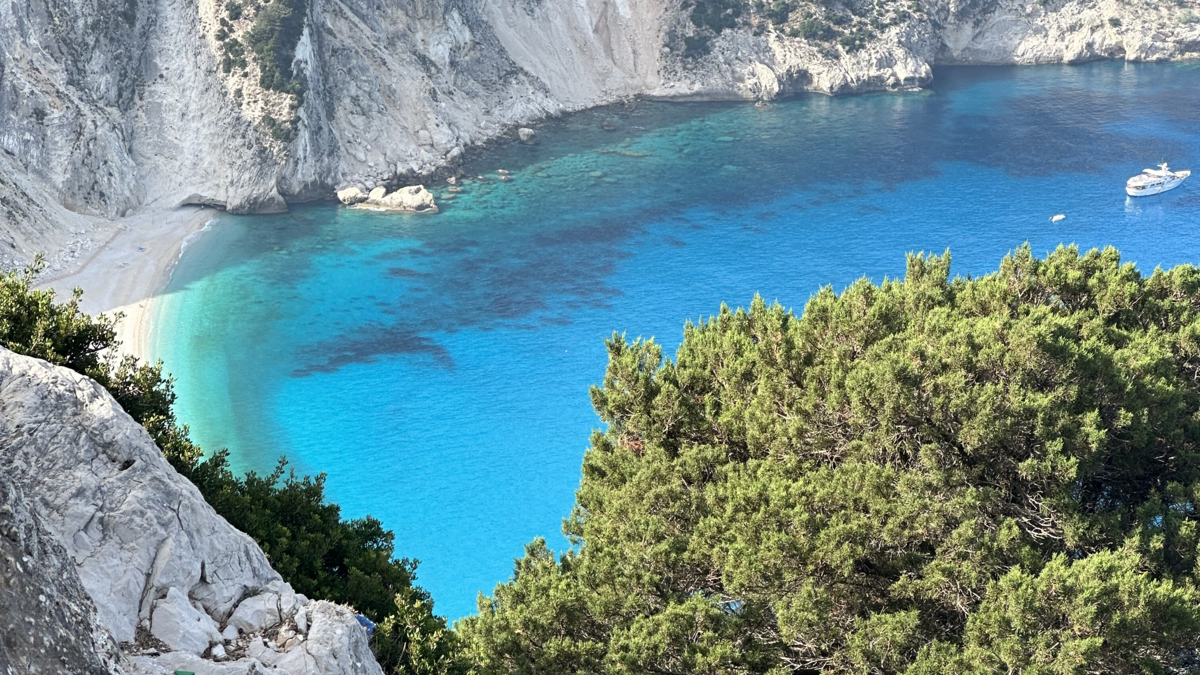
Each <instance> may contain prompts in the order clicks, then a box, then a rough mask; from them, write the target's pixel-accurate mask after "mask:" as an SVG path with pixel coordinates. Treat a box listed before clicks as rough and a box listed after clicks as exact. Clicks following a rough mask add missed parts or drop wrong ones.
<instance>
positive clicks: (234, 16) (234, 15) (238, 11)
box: [225, 2, 245, 21]
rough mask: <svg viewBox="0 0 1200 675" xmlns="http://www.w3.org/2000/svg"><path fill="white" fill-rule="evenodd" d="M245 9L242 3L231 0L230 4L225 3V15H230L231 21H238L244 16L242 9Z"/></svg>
mask: <svg viewBox="0 0 1200 675" xmlns="http://www.w3.org/2000/svg"><path fill="white" fill-rule="evenodd" d="M244 9H245V6H244V5H242V3H240V2H231V3H229V4H228V5H225V15H226V16H228V17H229V20H230V21H237V20H238V19H240V18H242V11H243V10H244Z"/></svg>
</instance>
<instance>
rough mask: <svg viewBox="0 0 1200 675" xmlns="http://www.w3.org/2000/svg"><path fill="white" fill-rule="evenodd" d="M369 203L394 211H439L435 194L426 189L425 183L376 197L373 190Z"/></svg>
mask: <svg viewBox="0 0 1200 675" xmlns="http://www.w3.org/2000/svg"><path fill="white" fill-rule="evenodd" d="M367 204H369V205H371V206H377V207H380V208H385V209H391V210H393V211H410V212H412V213H437V212H438V207H437V202H435V201H434V199H433V194H432V193H430V192H429V190H426V189H425V186H424V185H410V186H408V187H402V188H400V189H399V190H396V191H395V192H393V193H391V194H390V195H387V196H381V197H379V198H376V197H375V191H374V190H373V191H371V198H370V199H368V200H367Z"/></svg>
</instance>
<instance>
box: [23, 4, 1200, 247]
mask: <svg viewBox="0 0 1200 675" xmlns="http://www.w3.org/2000/svg"><path fill="white" fill-rule="evenodd" d="M275 2H276V7H277V9H278V8H280V7H283V8H292V10H294V12H296V13H298V14H297V16H298V18H299V19H300V20H301V21H300V23H298V24H296V25H298V26H300V27H302V29H301V30H300V31H299V33H298V34H297V35H298V37H297V39H295V40H293V41H292V42H288V41H287V40H283V42H285V43H287V44H286V47H287V48H288V52H287V53H286V54H284V55H283V56H282V59H283V61H285V62H286V61H288V60H289V59H292V57H293V56H294V61H293V62H292V63H291V64H290V65H291V66H292V67H293V69H292V72H291V74H289V75H288V76H289V77H292V76H294V83H295V87H296V88H298V89H294V90H293V91H292V92H290V93H289V91H287V90H286V89H287V88H286V87H277V88H276V89H278V90H276V89H272V88H264V87H263V86H262V83H263V81H264V80H263V78H262V77H261V75H262V72H263V63H264V57H263V55H261V54H259V53H257V52H255V49H256V48H255V47H254V43H255V40H254V38H255V31H256V30H259V29H257V28H255V26H256V25H257V23H256V19H255V17H256V16H257V13H258V12H262V11H265V10H264V8H265V7H267V6H268V4H266V3H264V2H263V0H19V1H18V2H13V3H8V4H5V5H2V6H0V59H2V60H0V151H2V152H0V265H8V266H11V265H12V264H15V263H16V262H19V261H21V260H24V259H27V258H28V256H29V255H30V254H31V253H32V252H33V251H35V250H43V251H47V250H48V251H56V252H60V257H61V258H62V260H59V261H58V262H59V263H61V264H66V262H67V261H68V260H69V259H70V258H71V257H72V256H73V255H76V254H78V252H79V251H82V250H86V249H87V248H88V247H90V246H93V245H94V244H95V243H96V242H97V241H99V240H102V239H103V238H104V237H106V236H107V233H108V232H109V229H106V227H107V226H105V225H104V223H105V222H106V221H109V220H111V219H114V218H119V217H121V216H123V215H126V214H129V213H131V212H134V211H139V210H153V209H160V210H161V209H168V208H171V207H174V206H176V205H179V204H183V203H202V204H213V205H218V206H222V207H224V208H228V209H229V210H231V211H238V212H249V211H255V212H266V211H275V210H282V209H284V208H286V202H288V201H296V200H305V199H313V198H322V197H329V196H331V195H332V194H333V191H334V190H335V189H338V188H342V187H346V186H350V185H358V186H359V187H360V188H361V189H363V190H364V191H366V190H368V189H370V188H372V187H374V186H375V185H376V184H381V183H388V184H389V185H391V186H395V185H397V184H398V183H399V182H402V180H403V179H404V178H406V177H411V176H414V175H420V174H424V173H428V172H430V171H432V170H434V169H435V168H437V167H439V166H442V165H445V164H446V163H453V162H454V161H455V160H456V159H457V157H458V156H460V155H461V152H462V148H463V147H465V146H469V145H471V144H473V143H477V142H479V141H482V140H485V139H489V138H492V137H495V136H497V135H499V134H502V133H504V132H506V130H508V129H510V128H511V127H512V125H514V124H516V123H520V122H525V121H529V120H534V119H537V118H539V117H542V116H545V115H551V114H556V113H559V112H563V111H569V110H574V109H579V108H583V107H587V106H592V105H597V104H603V103H608V102H611V101H614V100H617V99H620V98H622V97H626V96H631V95H648V96H654V97H674V98H688V97H693V98H750V99H753V98H772V97H775V96H779V95H786V94H791V93H796V92H802V91H818V92H825V93H831V94H838V93H849V92H857V91H867V90H877V89H897V88H905V87H912V86H921V85H923V84H926V83H928V82H929V81H930V79H931V77H932V71H931V66H932V65H935V64H948V63H987V64H1003V63H1020V64H1033V63H1056V62H1076V61H1084V60H1089V59H1096V58H1126V59H1135V60H1156V59H1168V58H1184V57H1189V56H1195V55H1198V54H1200V23H1196V21H1195V15H1194V13H1193V9H1195V8H1194V7H1191V6H1190V5H1191V4H1192V3H1193V2H1195V0H1179V1H1172V2H1167V1H1165V0H1136V1H1133V2H1130V1H1127V0H1069V1H1064V0H1028V1H1026V0H880V2H875V3H871V2H867V1H866V0H839V2H832V3H830V2H824V3H821V4H816V3H815V2H813V1H811V0H780V1H779V2H773V3H762V2H759V3H756V2H753V0H692V1H691V2H688V3H684V2H683V0H392V1H389V2H386V3H382V2H378V1H377V0H275ZM700 2H704V3H717V4H718V5H720V6H721V7H724V6H726V5H729V6H733V5H737V6H738V10H739V12H741V13H740V14H739V16H738V17H737V19H736V21H735V22H733V23H734V24H735V25H731V26H730V27H727V28H723V29H721V30H719V31H715V30H713V29H711V28H707V27H704V26H697V25H696V21H693V20H692V13H693V12H694V7H695V6H697V5H698V3H700ZM279 3H284V4H279ZM289 3H290V4H289ZM722 3H723V4H722ZM781 3H782V4H781ZM685 4H686V5H687V6H685ZM776 6H783V7H785V8H790V9H791V15H790V18H788V17H787V16H785V17H784V19H785V20H782V21H779V20H776V19H772V18H770V17H771V16H773V15H772V12H774V11H775V10H774V9H772V8H775V7H776ZM831 8H832V9H831ZM743 9H744V11H742V10H743ZM292 10H288V11H292ZM831 12H832V13H831ZM776 13H777V12H776ZM283 14H284V15H286V14H287V11H284V12H283ZM785 14H786V12H785ZM868 16H869V17H870V19H868V18H867V17H868ZM805 17H808V18H805ZM828 21H833V22H834V23H836V24H837V25H838V26H840V27H839V28H837V29H836V31H835V33H836V34H838V35H839V36H840V38H839V39H834V38H833V35H834V34H833V33H830V34H826V35H822V34H821V30H830V28H831V27H828V26H827V27H826V28H825V29H821V28H820V26H821V25H824V24H825V23H827V22H828ZM806 22H807V23H806ZM847 22H848V23H847ZM292 43H294V45H295V48H294V54H293V53H292V52H293V50H291V44H292ZM235 47H236V48H237V49H234V48H235ZM235 57H236V58H235ZM268 60H269V59H268ZM289 86H291V85H289ZM299 88H302V89H303V94H302V95H297V94H296V93H295V91H298V90H299Z"/></svg>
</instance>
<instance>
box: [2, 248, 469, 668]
mask: <svg viewBox="0 0 1200 675" xmlns="http://www.w3.org/2000/svg"><path fill="white" fill-rule="evenodd" d="M40 269H41V262H40V261H39V262H38V263H37V264H35V265H34V266H33V267H32V268H30V269H28V270H26V271H25V272H24V273H7V274H3V275H0V345H3V346H4V347H6V348H8V349H10V350H12V351H14V352H17V353H20V354H27V355H29V356H35V357H37V358H41V359H45V360H47V361H49V362H51V363H54V364H58V365H62V366H66V367H67V368H71V369H72V370H75V371H77V372H79V373H82V374H84V375H87V376H89V377H91V378H93V379H95V380H96V381H97V382H99V383H100V384H102V385H103V386H104V387H105V388H107V389H108V390H109V392H111V393H112V395H113V398H115V399H116V400H117V402H118V403H120V404H121V407H122V408H124V410H125V411H126V412H127V413H129V415H130V416H131V417H133V418H134V419H135V420H137V421H138V422H139V423H141V424H142V425H143V426H145V427H146V429H147V431H149V432H150V435H151V436H152V437H153V438H154V440H155V442H156V443H157V444H158V446H159V447H160V448H161V449H162V451H163V455H164V456H165V457H166V458H167V459H168V460H169V461H170V462H171V464H172V466H174V467H175V468H176V469H177V470H178V471H179V472H180V473H182V474H183V475H185V476H187V477H188V478H189V479H190V480H191V481H192V482H193V483H195V485H196V486H197V487H198V488H199V489H200V492H201V494H203V495H204V498H205V500H207V501H208V503H209V504H211V505H212V506H213V508H214V509H216V511H217V513H219V514H221V515H222V516H223V517H224V518H225V519H226V520H228V521H229V522H230V524H232V525H233V526H234V527H236V528H238V529H239V530H241V531H243V532H245V533H247V534H249V535H250V536H251V537H253V538H254V540H255V541H256V542H258V544H259V546H261V547H262V549H263V551H264V552H265V553H266V554H267V557H268V558H270V560H271V565H272V566H273V567H274V568H275V569H276V571H278V572H279V573H280V574H281V575H282V576H283V578H284V579H285V580H287V581H288V582H289V583H291V584H292V586H293V587H295V589H296V590H297V591H298V592H300V593H303V594H305V595H307V596H309V597H312V598H323V599H328V600H333V601H335V602H341V603H346V604H349V605H352V606H353V607H355V609H357V610H358V611H359V612H362V613H363V614H364V615H366V616H367V617H369V618H371V619H372V620H374V621H377V622H381V623H380V630H379V631H378V633H377V635H376V636H375V639H374V647H375V648H376V651H377V652H378V653H379V657H380V663H381V664H382V665H384V667H385V670H386V672H389V673H405V674H407V673H420V674H422V675H425V674H429V675H446V674H450V673H455V672H459V671H460V670H461V669H460V668H459V666H458V663H457V661H456V660H455V654H456V653H457V652H456V643H455V641H454V635H453V633H451V632H449V631H448V630H447V629H446V622H445V620H444V619H441V618H439V617H436V616H433V614H432V611H433V603H432V601H431V600H430V598H429V595H428V593H426V592H425V591H424V590H423V589H421V588H420V587H417V586H414V585H413V582H414V581H415V575H414V572H415V570H416V563H415V562H413V561H411V560H406V559H396V558H394V557H393V556H394V553H395V549H394V537H393V535H392V533H391V532H390V531H386V530H384V529H383V527H382V526H381V525H380V523H379V521H378V520H376V519H374V518H371V517H370V516H368V517H366V518H362V519H359V520H350V521H346V520H342V519H341V516H340V510H339V508H338V507H337V505H335V504H330V503H328V502H326V501H325V496H324V483H325V476H324V475H320V476H317V477H316V478H309V477H303V478H297V477H296V475H295V474H294V473H290V472H289V473H286V477H285V471H286V463H285V462H284V461H283V460H280V463H279V466H278V467H277V468H276V470H275V471H274V472H273V473H271V474H270V475H268V476H259V475H257V474H255V473H249V474H246V475H245V476H244V477H240V478H239V477H237V476H235V475H234V474H233V473H232V472H231V471H230V470H229V463H228V453H227V452H226V451H224V450H222V451H219V452H216V453H214V454H212V455H211V456H209V457H208V458H205V457H204V453H203V451H202V450H201V449H200V448H199V447H197V446H196V445H195V444H194V443H192V442H191V440H190V439H189V438H188V430H187V427H186V426H181V425H180V424H179V423H178V422H177V421H176V419H175V415H174V412H173V410H172V406H173V405H174V403H175V393H174V390H173V381H172V380H171V379H170V377H169V376H166V375H164V373H163V366H162V363H161V362H159V363H156V364H154V365H148V364H144V363H140V362H139V361H138V360H137V359H135V358H133V357H129V356H127V357H124V358H121V359H117V358H116V357H115V356H113V354H112V350H113V348H115V347H116V346H118V344H117V342H116V331H115V330H114V324H115V322H116V321H117V320H119V319H120V317H119V316H117V317H108V316H104V315H100V316H98V317H95V318H93V317H90V316H88V315H87V314H84V313H83V312H82V311H81V310H80V306H79V302H80V298H81V293H80V291H78V290H76V291H75V293H74V294H73V295H72V296H71V298H70V300H68V301H66V302H63V303H56V302H55V301H54V292H53V291H39V290H34V289H33V288H32V282H33V279H34V277H35V276H36V275H37V273H38V272H39V271H40ZM456 669H458V670H456Z"/></svg>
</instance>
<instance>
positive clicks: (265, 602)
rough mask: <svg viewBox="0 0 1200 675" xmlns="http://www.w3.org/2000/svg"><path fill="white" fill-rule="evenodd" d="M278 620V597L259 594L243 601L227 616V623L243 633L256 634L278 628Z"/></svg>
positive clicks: (271, 594) (272, 594)
mask: <svg viewBox="0 0 1200 675" xmlns="http://www.w3.org/2000/svg"><path fill="white" fill-rule="evenodd" d="M279 620H280V618H279V596H278V595H277V594H275V593H259V594H258V595H255V596H253V597H249V598H246V599H245V600H243V601H242V602H241V603H240V604H239V605H238V606H237V609H235V610H233V614H231V615H230V616H229V621H228V623H229V625H230V626H233V627H235V628H237V629H238V630H239V631H241V632H243V633H257V632H259V631H263V630H266V629H268V628H272V627H274V626H278V625H279Z"/></svg>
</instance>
